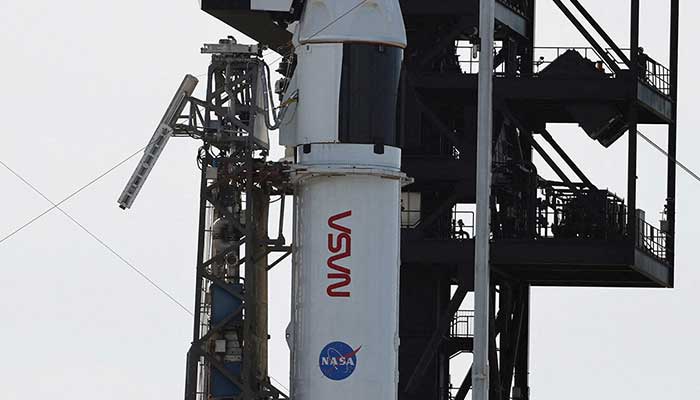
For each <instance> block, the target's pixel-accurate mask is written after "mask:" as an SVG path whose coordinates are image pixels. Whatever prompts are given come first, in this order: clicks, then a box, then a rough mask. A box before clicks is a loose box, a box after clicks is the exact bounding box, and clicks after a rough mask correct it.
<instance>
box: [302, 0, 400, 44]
mask: <svg viewBox="0 0 700 400" xmlns="http://www.w3.org/2000/svg"><path fill="white" fill-rule="evenodd" d="M299 42H300V43H302V44H306V43H329V42H330V43H343V42H370V43H384V44H387V45H391V46H397V47H401V48H404V47H406V29H405V27H404V24H403V15H402V13H401V6H400V5H399V1H398V0H365V1H362V0H353V1H348V0H313V1H308V2H307V3H306V6H305V7H304V12H303V13H302V17H301V22H300V25H299Z"/></svg>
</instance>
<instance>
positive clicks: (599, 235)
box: [537, 182, 627, 239]
mask: <svg viewBox="0 0 700 400" xmlns="http://www.w3.org/2000/svg"><path fill="white" fill-rule="evenodd" d="M541 189H542V192H543V197H541V198H540V199H539V204H538V207H537V233H538V235H539V236H540V237H542V238H560V239H621V238H623V237H624V236H625V232H626V230H627V229H626V227H627V208H626V207H625V205H624V202H623V201H622V199H620V198H619V197H617V196H615V195H614V194H612V193H610V192H608V191H607V190H591V189H589V188H584V187H569V186H567V185H564V184H559V183H554V182H547V183H546V184H545V185H544V187H542V188H541Z"/></svg>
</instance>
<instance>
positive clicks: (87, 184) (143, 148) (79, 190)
mask: <svg viewBox="0 0 700 400" xmlns="http://www.w3.org/2000/svg"><path fill="white" fill-rule="evenodd" d="M149 145H150V143H148V144H147V145H145V146H143V147H142V148H140V149H139V150H137V151H136V152H134V153H133V154H132V155H130V156H129V157H127V158H125V159H123V160H122V161H120V162H118V163H117V164H116V165H114V166H113V167H112V168H110V169H108V170H107V171H105V172H103V173H102V174H100V175H98V176H97V177H96V178H95V179H93V180H91V181H90V182H88V183H86V184H85V185H83V186H81V187H80V188H79V189H78V190H76V191H75V192H73V193H71V194H69V195H68V196H67V197H65V198H64V199H63V200H61V201H59V202H58V203H56V204H54V205H53V207H49V208H47V209H46V210H44V212H42V213H41V214H39V215H37V216H36V217H34V218H32V219H30V220H29V221H27V222H26V223H25V224H24V225H22V226H20V227H19V228H17V229H15V230H14V231H12V232H11V233H10V234H8V235H7V236H5V237H3V238H2V239H0V244H1V243H3V242H4V241H6V240H7V239H9V238H11V237H12V236H14V235H16V234H17V233H19V232H20V231H21V230H22V229H24V228H26V227H28V226H29V225H31V224H33V223H34V222H36V220H38V219H39V218H41V217H43V216H44V215H46V214H48V213H50V212H51V211H53V210H54V209H55V208H58V206H60V205H61V204H63V203H65V202H66V201H68V200H70V199H72V198H73V197H75V196H76V195H77V194H78V193H80V192H82V191H83V190H85V189H87V188H88V187H90V186H92V185H93V184H95V183H96V182H97V181H99V180H100V179H102V178H104V177H105V176H107V175H108V174H109V173H110V172H112V171H114V170H115V169H117V168H119V167H121V166H122V165H123V164H124V163H126V162H127V161H129V160H131V159H132V158H134V157H136V156H137V155H139V154H140V153H141V152H143V151H144V150H145V149H146V147H148V146H149ZM0 163H2V161H0ZM2 165H3V166H4V167H5V168H7V169H8V170H10V172H12V173H13V174H15V175H16V176H17V177H19V175H17V174H16V173H15V172H14V171H12V169H10V167H8V166H7V164H5V163H2ZM20 179H21V177H20ZM25 183H26V182H25ZM30 187H31V186H30ZM34 190H35V191H36V189H34ZM37 193H38V191H37ZM42 196H43V195H42ZM49 203H51V204H53V203H52V202H51V201H49Z"/></svg>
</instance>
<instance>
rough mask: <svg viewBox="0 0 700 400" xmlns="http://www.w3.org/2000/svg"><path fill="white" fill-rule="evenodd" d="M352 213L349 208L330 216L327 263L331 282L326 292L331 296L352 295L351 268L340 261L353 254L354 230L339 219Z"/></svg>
mask: <svg viewBox="0 0 700 400" xmlns="http://www.w3.org/2000/svg"><path fill="white" fill-rule="evenodd" d="M351 215H352V211H350V210H348V211H345V212H342V213H340V214H336V215H333V216H331V217H330V218H328V227H329V228H330V229H331V232H332V233H329V234H328V251H329V252H330V256H329V257H328V261H327V262H326V265H327V266H328V268H329V272H328V280H329V281H330V282H331V283H330V284H329V285H328V287H327V288H326V294H328V296H330V297H350V288H349V286H350V282H351V281H352V278H351V277H350V268H347V267H343V266H342V265H340V264H339V263H340V262H341V261H342V260H343V259H345V258H348V257H350V255H351V254H352V246H351V244H352V236H351V235H352V230H350V228H348V227H347V226H343V225H341V222H339V221H340V220H342V219H344V218H347V217H350V216H351Z"/></svg>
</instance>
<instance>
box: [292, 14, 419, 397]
mask: <svg viewBox="0 0 700 400" xmlns="http://www.w3.org/2000/svg"><path fill="white" fill-rule="evenodd" d="M350 3H352V4H350ZM353 7H354V8H353ZM349 10H351V11H349ZM294 40H295V41H296V43H295V44H296V46H295V47H296V57H297V65H296V69H295V71H294V74H293V76H292V78H291V80H290V83H289V85H288V89H287V91H286V94H285V96H286V97H287V98H292V97H295V98H296V100H297V101H296V102H295V103H293V104H292V105H290V106H289V108H291V109H289V110H287V112H286V117H285V119H284V120H283V122H282V124H281V133H280V142H281V144H284V145H286V146H287V147H288V148H289V149H293V151H294V154H295V160H296V163H295V168H294V173H293V176H294V180H295V183H296V198H295V210H294V211H295V212H294V217H295V231H294V235H295V237H294V243H295V249H294V256H293V282H292V294H293V299H292V321H291V324H290V329H289V332H288V337H289V342H290V346H291V350H292V367H291V375H292V377H291V378H292V381H291V385H292V389H291V390H292V393H291V396H292V398H294V399H295V400H318V399H325V398H334V399H338V400H343V399H348V400H349V399H370V400H373V399H396V398H397V387H398V346H399V337H398V294H399V287H398V285H399V242H400V194H401V193H400V192H401V184H402V180H403V179H404V175H403V174H402V173H401V168H400V167H401V165H400V163H401V149H400V148H398V145H397V135H396V103H397V94H398V85H399V77H400V71H401V61H402V57H403V48H404V47H405V46H406V34H405V29H404V25H403V18H402V14H401V9H400V6H399V2H398V0H370V1H366V2H364V3H362V5H360V6H358V5H357V4H355V3H354V2H349V1H347V0H313V1H307V2H306V4H305V7H304V10H303V12H302V17H301V21H300V23H299V25H298V26H297V27H296V33H295V35H294Z"/></svg>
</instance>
